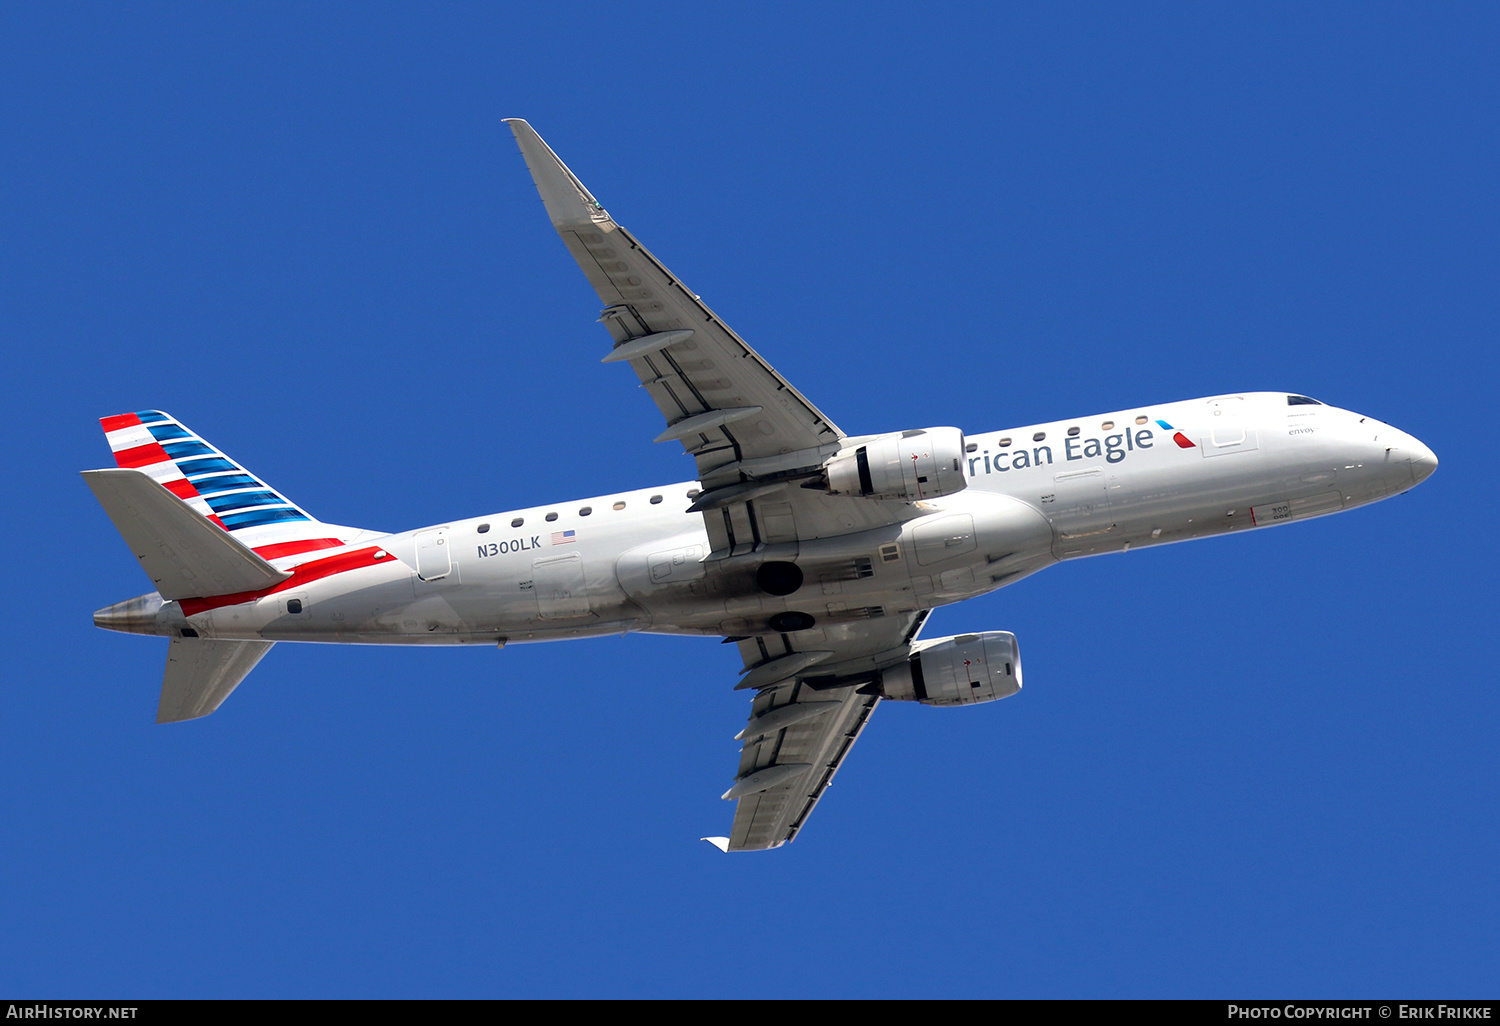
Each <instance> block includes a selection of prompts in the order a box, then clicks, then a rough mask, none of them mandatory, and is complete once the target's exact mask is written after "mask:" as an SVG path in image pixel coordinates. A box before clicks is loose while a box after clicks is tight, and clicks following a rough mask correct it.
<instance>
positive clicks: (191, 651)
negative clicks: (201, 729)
mask: <svg viewBox="0 0 1500 1026" xmlns="http://www.w3.org/2000/svg"><path fill="white" fill-rule="evenodd" d="M273 644H275V642H272V641H209V640H207V639H203V638H173V639H172V647H171V648H170V649H169V650H168V651H167V669H166V672H165V673H164V674H163V675H162V681H161V703H160V704H159V705H158V706H157V707H156V722H157V723H176V722H178V721H180V720H195V719H197V718H198V717H200V716H207V715H208V714H209V713H211V712H213V711H214V710H215V709H217V708H218V707H219V706H220V704H222V703H223V701H224V699H226V698H228V697H229V693H230V692H231V691H233V690H234V689H235V688H236V687H238V686H239V683H240V681H242V680H244V679H245V677H246V675H247V674H249V672H250V671H251V670H253V669H255V664H256V663H258V662H260V661H261V658H262V657H263V656H264V655H265V654H266V653H267V652H269V651H270V650H271V646H272V645H273Z"/></svg>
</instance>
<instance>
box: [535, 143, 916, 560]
mask: <svg viewBox="0 0 1500 1026" xmlns="http://www.w3.org/2000/svg"><path fill="white" fill-rule="evenodd" d="M507 123H508V124H509V125H510V127H511V130H512V131H513V132H514V133H515V136H516V141H517V143H518V144H519V145H520V148H521V153H522V155H523V156H524V157H525V158H526V165H527V167H528V168H529V169H530V170H531V176H532V178H533V180H534V181H535V182H536V187H537V191H538V192H540V193H541V195H542V203H543V204H544V205H545V206H546V208H547V213H548V215H549V216H550V217H551V219H552V224H553V227H555V228H556V229H557V232H558V234H559V235H561V236H562V240H563V242H564V243H565V244H566V245H567V247H568V252H570V253H572V254H573V258H574V259H575V260H577V261H578V266H579V267H580V268H582V269H583V273H584V276H585V277H587V278H588V280H589V284H590V285H592V286H594V291H595V292H597V293H598V294H599V298H600V300H601V301H602V302H603V303H604V305H605V309H604V312H603V314H602V315H601V317H600V320H601V321H602V322H603V323H604V324H605V326H606V327H607V328H608V329H609V332H610V334H611V336H613V338H614V340H615V348H614V350H613V351H612V352H611V353H610V354H609V355H608V356H606V357H605V358H604V360H605V362H614V361H625V362H628V363H629V364H630V366H631V368H632V369H633V370H634V371H635V372H636V374H637V376H639V378H640V379H641V385H642V386H643V387H644V388H645V389H646V391H647V392H648V393H649V394H650V396H651V398H652V399H653V400H654V401H655V402H656V405H657V407H658V408H659V409H660V410H661V412H662V415H663V416H664V417H665V418H666V422H667V429H666V431H664V432H662V434H661V435H659V436H658V437H657V439H656V440H657V441H658V442H665V441H674V440H675V441H679V442H681V443H682V445H683V446H684V447H685V448H686V449H687V451H688V452H689V453H690V454H691V455H692V456H693V457H694V459H695V460H696V461H697V464H698V479H699V480H700V481H701V482H702V483H703V489H704V491H703V493H702V494H701V495H700V496H699V497H698V498H697V501H696V502H695V503H694V505H693V510H694V511H700V512H703V513H704V522H705V524H706V526H707V528H708V533H709V538H710V540H711V541H712V543H713V553H712V555H711V556H710V557H709V558H710V559H715V558H723V557H725V556H730V555H741V554H744V553H746V552H750V551H752V550H753V549H754V548H755V547H756V546H758V545H762V544H777V543H784V542H796V541H798V540H806V539H809V538H824V537H831V536H836V535H842V534H848V533H850V532H853V531H860V530H866V529H869V528H873V527H881V526H885V525H887V524H891V523H896V522H899V521H902V520H905V519H908V518H909V517H911V516H913V515H916V514H917V512H918V511H917V510H915V509H913V508H912V506H911V505H910V504H907V503H900V502H872V501H870V500H868V499H863V498H853V499H851V498H846V497H835V496H829V495H827V494H824V493H822V492H815V491H812V490H809V489H803V488H798V487H797V485H799V484H802V483H804V482H805V481H807V480H808V479H809V478H811V477H814V476H816V475H817V474H818V473H819V472H820V471H821V469H822V465H823V463H824V462H825V460H826V458H827V457H828V456H829V455H831V454H833V453H835V452H837V451H838V450H839V449H840V448H841V447H842V446H844V445H846V444H852V443H854V442H856V441H858V440H857V439H847V440H846V438H845V435H844V433H843V432H842V431H840V430H839V429H838V427H837V426H836V425H834V424H833V422H832V421H830V420H829V419H828V418H827V417H826V416H824V415H823V413H822V412H821V411H819V410H818V408H817V407H815V406H814V405H813V404H812V403H810V402H809V401H808V400H807V399H806V398H805V397H804V396H803V395H802V393H801V392H798V391H797V390H796V389H795V388H793V387H792V386H791V384H789V383H788V382H787V381H786V379H785V378H783V377H782V376H781V375H780V374H778V373H777V372H776V371H775V370H774V369H773V368H772V367H771V365H770V364H768V363H766V361H765V360H763V359H762V358H761V357H760V355H759V354H758V353H756V352H755V350H754V349H751V348H750V346H749V345H747V344H746V343H745V341H744V340H743V339H742V338H740V337H739V336H738V335H736V334H735V333H734V331H732V330H731V329H730V328H729V326H728V325H726V324H725V323H724V322H723V321H721V320H720V319H719V318H718V317H717V316H716V315H715V314H714V312H713V311H712V310H710V309H709V308H708V307H707V306H705V305H704V304H703V301H702V300H701V299H700V298H699V297H698V296H697V294H696V293H694V292H693V291H692V290H691V289H689V288H688V287H687V286H685V285H683V284H682V282H681V281H679V280H678V279H677V277H676V276H675V275H673V274H672V272H671V271H669V270H667V268H666V267H665V266H663V265H662V263H661V262H660V261H659V260H657V259H656V258H655V257H654V256H652V255H651V254H650V253H649V252H647V250H646V249H645V247H644V246H642V245H641V244H640V243H639V242H637V241H636V240H635V237H634V236H632V235H631V234H630V233H629V232H628V231H626V230H625V229H624V228H621V227H620V226H619V225H618V224H616V223H615V221H614V219H613V218H611V217H610V216H609V214H608V213H606V212H605V210H604V208H603V207H601V206H600V205H599V202H598V200H596V199H594V197H593V194H591V193H590V192H589V191H588V189H586V188H585V187H584V186H583V183H582V182H580V181H579V180H578V179H577V177H575V176H574V174H573V173H572V172H571V171H569V170H568V168H567V167H566V166H565V165H564V164H563V162H562V161H561V160H559V159H558V158H557V154H555V153H553V152H552V150H551V149H550V148H549V147H548V146H547V144H546V143H545V142H543V141H542V139H541V137H540V136H538V135H537V134H536V132H535V131H534V130H533V129H532V128H531V126H530V125H528V124H527V123H526V122H525V121H522V120H520V119H518V118H512V119H509V120H508V121H507ZM725 232H726V234H731V235H732V232H733V228H732V227H731V226H727V225H726V227H725Z"/></svg>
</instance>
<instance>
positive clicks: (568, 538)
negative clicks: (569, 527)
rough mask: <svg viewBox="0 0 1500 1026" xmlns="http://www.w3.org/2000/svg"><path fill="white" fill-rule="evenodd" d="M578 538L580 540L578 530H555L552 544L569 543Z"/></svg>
mask: <svg viewBox="0 0 1500 1026" xmlns="http://www.w3.org/2000/svg"><path fill="white" fill-rule="evenodd" d="M577 540H578V532H576V531H553V532H552V544H553V545H568V544H570V543H572V542H576V541H577Z"/></svg>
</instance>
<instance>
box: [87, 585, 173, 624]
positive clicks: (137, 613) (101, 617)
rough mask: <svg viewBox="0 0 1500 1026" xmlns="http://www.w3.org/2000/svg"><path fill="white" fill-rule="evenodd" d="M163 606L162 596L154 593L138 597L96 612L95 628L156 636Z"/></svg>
mask: <svg viewBox="0 0 1500 1026" xmlns="http://www.w3.org/2000/svg"><path fill="white" fill-rule="evenodd" d="M161 606H162V602H161V596H160V595H158V594H157V593H156V592H154V591H153V592H151V593H150V594H147V595H137V596H136V597H135V598H133V599H126V600H125V601H124V602H116V603H115V604H114V605H112V606H105V607H104V608H103V609H101V610H99V611H98V612H96V613H95V614H94V626H95V627H103V628H104V629H105V630H107V631H122V632H124V633H126V634H155V633H156V614H157V612H158V611H160V609H161Z"/></svg>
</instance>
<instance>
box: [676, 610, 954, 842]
mask: <svg viewBox="0 0 1500 1026" xmlns="http://www.w3.org/2000/svg"><path fill="white" fill-rule="evenodd" d="M926 618H927V613H926V612H921V613H909V614H906V615H904V616H888V617H880V618H878V619H874V620H866V621H864V622H863V623H858V624H847V625H840V626H838V627H830V628H827V629H824V630H812V631H800V632H798V633H797V634H795V635H786V634H781V635H771V636H769V637H758V638H747V639H745V640H743V641H741V642H740V654H741V655H742V656H743V657H744V659H745V675H744V677H743V678H742V679H741V681H740V684H739V686H740V687H742V688H750V687H755V688H758V689H759V694H757V695H756V696H755V702H754V703H753V704H752V705H751V707H750V722H749V723H748V724H747V725H746V727H745V729H744V730H743V731H741V733H740V735H739V740H741V741H742V742H744V747H743V748H742V749H741V750H740V769H739V775H738V776H737V778H736V779H735V783H734V786H733V787H731V788H730V789H729V790H728V791H726V792H725V793H724V797H725V798H726V799H737V800H738V804H737V806H736V808H735V813H734V825H733V826H732V827H731V828H730V831H729V836H728V837H717V838H705V839H706V840H709V841H712V842H713V843H714V844H716V845H717V846H718V847H719V848H720V849H721V850H724V851H760V850H764V849H766V848H778V847H780V846H781V845H783V844H785V843H786V842H787V841H790V840H792V839H793V838H795V837H796V836H797V832H798V831H799V830H801V829H802V825H803V824H804V823H806V822H807V817H808V816H810V815H811V814H812V810H813V807H814V806H816V805H817V804H818V799H820V798H821V797H823V792H824V791H825V790H827V789H828V785H829V784H830V783H831V782H832V781H833V775H834V774H835V773H836V772H838V768H839V766H840V765H842V763H843V761H844V757H845V756H846V755H848V754H849V749H850V748H852V747H853V746H854V742H855V741H856V740H857V739H858V738H859V735H860V732H861V731H863V730H864V728H865V724H866V723H868V722H869V719H870V714H871V713H873V712H874V711H875V706H876V705H877V704H879V702H880V698H879V696H878V695H874V694H867V693H865V691H864V690H862V685H864V684H866V683H869V682H870V681H872V680H873V679H874V676H875V671H877V670H879V669H882V668H884V667H886V666H890V665H892V664H894V663H896V662H898V661H900V660H902V659H905V658H907V656H908V655H909V653H910V651H911V643H912V642H913V641H915V640H916V637H917V633H918V632H919V631H920V630H921V629H922V624H923V622H924V621H925V620H926ZM794 638H795V642H794V641H793V640H792V639H794Z"/></svg>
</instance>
